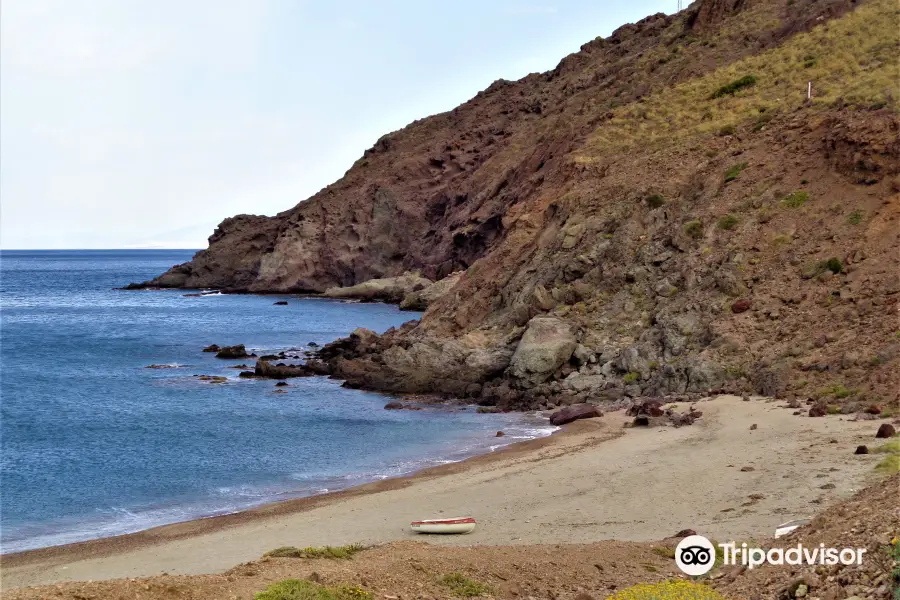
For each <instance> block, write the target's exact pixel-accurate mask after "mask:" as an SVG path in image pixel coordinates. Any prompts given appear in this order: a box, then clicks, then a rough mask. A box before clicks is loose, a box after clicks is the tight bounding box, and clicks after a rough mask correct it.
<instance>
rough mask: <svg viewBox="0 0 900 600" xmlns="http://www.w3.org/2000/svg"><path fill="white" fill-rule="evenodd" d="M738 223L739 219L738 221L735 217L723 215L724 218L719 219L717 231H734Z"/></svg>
mask: <svg viewBox="0 0 900 600" xmlns="http://www.w3.org/2000/svg"><path fill="white" fill-rule="evenodd" d="M739 222H740V219H738V218H737V217H736V216H734V215H725V216H724V217H722V218H721V219H719V223H718V225H719V229H725V230H729V229H734V228H735V227H736V226H737V224H738V223H739Z"/></svg>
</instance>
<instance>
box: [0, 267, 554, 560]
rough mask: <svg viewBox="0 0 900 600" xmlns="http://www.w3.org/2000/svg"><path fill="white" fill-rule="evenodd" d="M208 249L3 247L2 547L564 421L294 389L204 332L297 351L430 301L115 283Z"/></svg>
mask: <svg viewBox="0 0 900 600" xmlns="http://www.w3.org/2000/svg"><path fill="white" fill-rule="evenodd" d="M193 254H194V251H193V250H103V251H99V250H90V251H68V250H67V251H56V250H53V251H50V250H47V251H9V250H4V251H2V252H0V552H2V553H9V552H17V551H22V550H28V549H34V548H42V547H47V546H54V545H59V544H65V543H71V542H78V541H83V540H89V539H94V538H99V537H107V536H113V535H119V534H124V533H129V532H135V531H140V530H143V529H147V528H150V527H154V526H157V525H163V524H169V523H175V522H180V521H186V520H191V519H196V518H202V517H207V516H212V515H220V514H225V513H231V512H236V511H240V510H243V509H247V508H250V507H253V506H257V505H260V504H264V503H267V502H273V501H278V500H285V499H290V498H297V497H303V496H309V495H313V494H322V493H326V492H329V491H335V490H340V489H343V488H347V487H350V486H353V485H358V484H362V483H366V482H371V481H375V480H378V479H384V478H389V477H395V476H398V475H403V474H408V473H411V472H414V471H416V470H419V469H422V468H425V467H429V466H434V465H439V464H444V463H449V462H455V461H459V460H463V459H465V458H467V457H470V456H473V455H476V454H481V453H486V452H491V451H494V450H496V449H497V448H499V447H501V446H502V445H504V444H508V443H512V442H516V441H521V440H525V439H531V438H535V437H541V436H545V435H548V434H549V433H550V432H551V431H552V430H553V428H552V427H551V426H549V424H548V422H547V421H546V419H542V418H540V417H539V416H537V415H522V414H478V413H477V412H476V410H475V407H472V406H451V405H437V406H433V405H432V406H428V405H425V406H423V407H422V410H416V411H411V410H384V409H383V406H384V405H385V403H386V402H388V401H390V400H392V398H391V397H390V396H386V395H384V394H378V393H373V392H366V391H362V390H354V389H348V388H344V387H341V382H340V381H337V380H333V379H328V378H326V377H309V378H301V379H291V380H290V381H289V383H290V385H289V386H288V387H278V388H277V387H275V386H274V384H275V382H274V381H271V380H251V379H241V378H239V377H238V373H239V372H240V370H239V369H235V368H232V367H234V366H236V365H238V364H241V363H243V364H248V365H250V366H251V367H252V365H253V359H245V360H223V359H217V358H215V357H214V355H213V354H211V353H205V352H202V349H203V348H204V347H205V346H207V345H210V344H218V345H232V344H245V345H246V347H247V349H248V351H253V352H255V353H256V354H259V355H262V354H272V353H276V352H279V351H282V350H285V351H288V350H292V349H293V351H295V352H297V351H302V350H306V349H308V348H310V346H308V345H309V344H311V343H312V344H319V345H322V344H325V343H328V342H330V341H333V340H335V339H337V338H339V337H342V336H346V335H347V334H349V333H350V332H351V331H352V330H353V329H355V328H357V327H366V328H369V329H372V330H374V331H377V332H383V331H385V330H387V329H388V328H390V327H394V326H397V325H400V324H402V323H404V322H406V321H409V320H410V319H415V318H418V317H419V314H417V313H410V312H401V311H399V310H398V309H397V307H395V306H392V305H387V304H378V303H370V304H361V303H351V302H341V301H335V300H327V299H318V298H299V297H296V296H288V295H285V296H271V295H267V296H256V295H222V294H217V293H213V294H208V295H203V296H199V297H197V296H186V295H185V291H184V290H164V291H160V290H141V291H122V290H117V289H115V288H118V287H120V286H123V285H125V284H127V283H129V282H132V281H144V280H147V279H150V278H152V277H153V276H155V275H158V274H159V273H161V272H163V271H165V270H166V269H168V268H169V267H171V266H172V265H174V264H177V263H181V262H185V261H187V260H189V259H190V258H191V256H193ZM279 300H286V301H287V302H288V305H287V306H275V305H274V304H273V303H274V302H276V301H279ZM149 365H164V366H165V368H147V367H148V366H149ZM201 375H213V376H219V377H225V378H227V379H226V380H225V381H224V382H221V383H214V382H212V381H209V380H206V379H201V378H200V377H198V376H201ZM281 391H284V392H285V393H279V392H281ZM499 430H502V431H504V432H505V434H506V435H505V436H504V437H496V432H497V431H499Z"/></svg>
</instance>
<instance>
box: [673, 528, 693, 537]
mask: <svg viewBox="0 0 900 600" xmlns="http://www.w3.org/2000/svg"><path fill="white" fill-rule="evenodd" d="M689 535H697V532H696V531H694V530H693V529H682V530H681V531H679V532H678V533H676V534H675V535H673V536H672V537H677V538H686V537H688V536H689Z"/></svg>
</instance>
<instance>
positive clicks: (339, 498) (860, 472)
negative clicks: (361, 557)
mask: <svg viewBox="0 0 900 600" xmlns="http://www.w3.org/2000/svg"><path fill="white" fill-rule="evenodd" d="M697 408H698V409H699V410H702V411H703V413H704V415H703V417H702V418H701V419H699V420H698V421H697V422H696V423H695V424H694V425H693V426H690V427H681V428H677V429H676V428H672V427H663V428H650V429H647V428H627V427H624V425H625V423H626V422H627V420H628V419H627V417H625V415H624V414H623V413H621V412H619V413H611V414H608V415H605V416H604V417H603V418H601V419H593V420H588V421H579V422H576V423H574V424H571V425H569V426H568V427H567V428H566V429H565V431H563V432H560V433H558V434H556V435H553V436H551V437H550V438H545V439H541V440H534V441H531V442H525V443H522V444H517V445H515V446H511V447H509V448H507V449H505V450H503V451H500V452H496V453H494V454H491V455H487V456H481V457H475V458H473V459H470V460H468V461H465V462H462V463H456V464H451V465H446V466H443V467H437V468H433V469H429V470H427V471H423V472H420V473H417V474H415V475H412V476H410V477H404V478H398V479H394V480H387V481H384V482H379V483H376V484H370V485H366V486H361V487H359V488H354V489H352V490H348V491H345V492H340V493H335V494H329V495H323V496H318V497H314V498H308V499H302V500H296V501H290V502H284V503H279V504H273V505H267V506H264V507H260V508H258V509H255V510H251V511H247V512H243V513H239V514H235V515H228V516H224V517H216V518H210V519H202V520H198V521H192V522H187V523H182V524H177V525H170V526H165V527H159V528H155V529H152V530H148V531H145V532H141V533H137V534H132V535H126V536H120V537H117V538H109V539H105V540H96V541H93V542H86V543H81V544H72V545H68V546H60V547H55V548H47V549H43V550H36V551H30V552H23V553H19V554H13V555H7V556H4V557H3V558H2V564H0V567H2V585H3V588H4V589H10V588H15V587H22V586H32V585H39V584H46V583H54V582H63V581H77V580H102V579H111V578H124V577H141V576H150V575H158V574H160V573H169V574H202V573H220V572H224V571H226V570H228V569H230V568H232V567H234V566H235V565H236V564H238V563H241V562H246V561H250V560H255V559H258V558H259V557H260V556H261V555H262V554H264V553H265V552H267V551H269V550H272V549H274V548H277V547H279V546H287V545H290V546H321V545H340V544H347V543H352V542H360V543H364V544H378V543H383V542H389V541H397V540H418V541H421V540H422V539H423V538H421V537H417V536H416V535H415V534H413V533H411V532H410V531H409V529H408V522H409V521H410V520H413V519H417V518H429V517H440V516H445V517H449V516H456V515H463V514H466V515H468V514H470V515H473V516H474V517H476V518H477V519H478V522H479V526H478V528H477V529H476V531H475V532H474V533H472V534H470V535H467V536H455V537H453V536H451V537H428V538H427V541H428V542H430V543H434V544H448V545H458V546H471V545H516V544H538V543H541V544H551V543H590V542H597V541H601V540H618V541H623V542H643V541H652V540H659V539H662V538H665V537H668V536H671V535H673V534H674V533H675V532H677V531H679V530H682V529H685V528H691V529H695V530H697V531H698V532H700V533H702V534H704V535H707V536H708V537H710V538H716V539H735V540H740V539H749V538H761V537H768V536H771V535H772V532H773V530H774V527H775V525H777V524H778V523H781V522H784V521H787V520H790V519H793V518H798V517H805V516H809V515H812V514H815V513H818V512H820V511H821V510H823V509H824V508H825V507H826V506H827V505H830V504H832V503H833V502H836V501H838V500H840V499H843V498H846V497H848V496H849V495H850V494H852V493H853V492H855V491H857V490H858V489H860V488H861V487H863V486H864V485H865V484H866V483H868V482H870V477H871V474H872V466H873V464H874V463H875V462H876V461H877V460H878V459H877V457H875V456H856V455H854V454H853V450H854V448H855V447H856V446H857V445H858V444H862V443H870V442H871V441H872V438H873V435H874V431H875V429H876V428H877V423H875V422H872V421H851V420H849V417H845V416H841V415H832V416H827V417H823V418H809V417H806V416H805V414H804V415H802V416H798V415H794V414H793V411H792V410H790V409H787V408H785V407H784V403H783V402H773V401H766V400H765V399H761V398H754V399H752V400H751V401H749V402H748V401H742V400H741V399H740V398H739V397H734V396H720V397H718V398H715V399H712V400H709V401H704V402H700V403H698V404H697ZM754 424H755V425H756V427H755V428H753V429H751V425H754Z"/></svg>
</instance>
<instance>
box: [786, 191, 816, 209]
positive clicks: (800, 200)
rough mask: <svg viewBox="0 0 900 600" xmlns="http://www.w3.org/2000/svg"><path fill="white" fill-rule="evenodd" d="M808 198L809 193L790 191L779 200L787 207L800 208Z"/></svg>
mask: <svg viewBox="0 0 900 600" xmlns="http://www.w3.org/2000/svg"><path fill="white" fill-rule="evenodd" d="M808 200H809V193H808V192H804V191H796V192H791V193H790V194H788V195H787V196H785V197H784V198H783V199H782V200H781V205H782V206H786V207H788V208H800V207H801V206H803V205H804V204H806V202H807V201H808Z"/></svg>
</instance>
